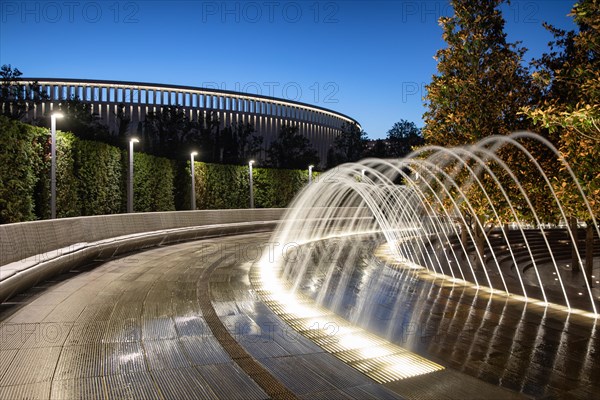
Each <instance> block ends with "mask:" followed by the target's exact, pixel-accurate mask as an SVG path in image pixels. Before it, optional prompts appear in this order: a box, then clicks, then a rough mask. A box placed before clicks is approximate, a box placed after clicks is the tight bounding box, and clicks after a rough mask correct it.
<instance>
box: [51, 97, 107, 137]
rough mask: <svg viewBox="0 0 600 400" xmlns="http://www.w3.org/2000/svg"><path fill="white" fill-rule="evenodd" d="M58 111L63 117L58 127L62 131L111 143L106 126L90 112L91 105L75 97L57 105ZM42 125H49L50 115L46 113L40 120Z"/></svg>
mask: <svg viewBox="0 0 600 400" xmlns="http://www.w3.org/2000/svg"><path fill="white" fill-rule="evenodd" d="M59 109H60V112H61V113H62V114H63V115H64V118H63V119H62V120H61V122H60V127H61V129H62V130H64V131H68V132H71V133H73V134H75V135H76V136H77V137H79V138H81V139H87V140H101V141H104V142H108V143H109V144H113V143H114V140H113V138H111V135H110V134H109V131H108V127H107V126H106V125H104V124H103V123H102V122H101V119H100V117H99V116H98V114H94V113H92V105H91V104H90V103H86V102H83V101H81V100H80V99H79V98H77V97H72V98H71V99H69V100H66V101H64V102H62V103H61V104H60V105H59ZM39 122H41V123H42V125H44V126H50V115H46V116H45V117H44V118H43V119H42V121H39Z"/></svg>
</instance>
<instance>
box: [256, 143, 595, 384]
mask: <svg viewBox="0 0 600 400" xmlns="http://www.w3.org/2000/svg"><path fill="white" fill-rule="evenodd" d="M540 152H541V153H543V154H545V155H546V157H545V158H544V159H541V160H538V159H536V157H535V155H534V154H540ZM548 155H550V156H552V157H553V160H552V161H551V162H549V161H548V160H549V159H550V157H548ZM549 166H550V167H549ZM557 166H558V167H559V169H560V174H561V177H563V181H564V180H565V179H566V180H567V182H568V183H565V184H563V183H562V181H561V182H558V181H557V180H556V179H554V178H555V176H556V174H557V171H558V169H557ZM549 168H553V169H554V170H552V171H550V170H549ZM567 184H568V185H569V187H573V188H575V189H574V190H575V191H576V192H577V193H578V196H579V199H580V202H579V203H580V212H579V215H581V209H583V211H585V212H587V215H588V216H587V217H586V218H585V220H586V222H587V224H588V229H593V230H594V232H595V234H596V235H598V236H600V231H599V229H598V224H597V222H596V220H595V218H594V215H593V212H592V208H591V206H590V204H589V202H588V200H587V199H586V197H585V194H584V191H583V189H582V187H581V185H580V184H579V182H578V181H577V179H576V178H575V175H574V173H573V171H572V169H571V168H570V167H569V165H568V164H567V163H566V162H565V161H564V159H562V158H561V156H560V153H559V152H558V151H557V150H556V149H555V148H554V147H553V146H552V145H551V144H550V143H549V142H548V141H546V140H545V139H543V138H541V137H540V136H539V135H535V134H532V133H528V132H518V133H514V134H512V135H510V136H501V137H498V136H494V137H489V138H486V139H484V140H482V141H480V142H479V143H477V144H475V145H472V146H466V147H459V148H452V149H447V148H442V147H436V146H428V147H424V148H421V149H419V150H417V151H415V152H413V153H411V154H410V155H409V156H407V157H406V158H404V159H398V160H381V159H365V160H362V161H360V162H357V163H348V164H344V165H341V166H339V167H337V168H335V169H333V170H330V171H328V172H326V173H324V174H322V175H321V176H320V177H319V179H318V181H315V182H313V183H312V184H310V185H308V186H307V187H306V188H305V189H304V190H303V191H302V193H301V194H300V195H299V196H297V198H296V199H295V200H294V202H293V204H292V205H291V207H290V209H289V211H288V212H287V215H286V218H285V222H284V223H283V224H282V225H280V226H279V227H278V229H277V230H276V231H275V233H274V235H273V237H272V244H273V245H274V246H280V247H279V248H280V249H281V251H279V252H275V253H272V252H270V253H269V254H268V255H265V256H264V257H263V258H262V259H261V260H260V261H259V262H258V263H257V265H256V268H254V269H253V272H252V275H251V278H252V280H253V283H254V284H255V285H256V286H257V287H258V288H259V290H258V292H259V294H261V295H262V296H263V299H265V302H266V303H267V304H268V305H271V306H272V308H273V309H274V310H275V311H276V313H277V314H279V315H280V316H282V318H283V319H284V320H286V321H287V322H288V323H289V324H290V325H291V326H292V327H293V328H295V329H297V330H298V331H299V332H300V333H302V334H304V335H305V336H307V337H309V338H311V339H313V340H315V341H316V342H317V343H318V344H321V345H323V346H322V347H324V348H325V349H326V350H327V351H330V352H331V353H332V354H334V355H336V356H337V357H339V358H340V359H342V360H344V361H347V362H349V363H350V365H353V366H355V367H356V368H357V369H359V370H361V371H362V372H365V373H367V374H368V375H369V376H371V377H373V379H375V380H377V381H379V382H388V381H390V380H394V379H401V378H403V377H408V376H414V375H419V374H424V373H429V372H432V371H437V370H440V369H442V368H443V367H442V366H441V365H438V364H436V363H434V362H431V361H430V360H428V359H426V358H423V357H419V356H417V355H416V354H415V353H412V352H408V351H406V350H405V349H404V348H403V347H399V346H396V345H397V344H398V341H400V342H402V343H404V342H405V341H409V342H410V341H411V340H412V341H413V343H408V344H409V346H408V347H410V348H412V349H416V350H418V349H419V343H416V342H414V341H415V340H416V339H415V338H416V337H418V336H417V335H414V334H412V335H411V333H414V331H415V329H420V328H419V327H417V326H414V324H413V325H411V322H410V321H413V320H414V315H410V316H407V315H405V314H404V313H406V312H407V311H406V310H408V309H410V310H412V311H410V313H412V314H416V313H427V312H428V310H427V306H428V305H427V303H426V301H427V296H428V295H430V294H431V293H432V292H433V291H434V289H432V288H433V287H434V286H423V284H422V283H423V282H434V283H435V287H437V288H445V287H449V288H462V290H466V291H471V295H469V296H471V297H469V299H473V300H471V301H473V302H474V303H475V302H477V301H478V300H476V299H477V298H478V296H479V297H481V298H483V299H489V300H490V301H491V299H495V300H494V301H500V303H502V302H504V303H506V302H510V303H511V304H512V303H514V302H523V304H525V307H537V308H538V309H539V310H540V312H541V313H543V314H544V315H545V313H546V312H547V310H552V311H555V310H557V311H558V312H564V314H565V315H566V316H567V317H566V318H569V317H568V315H572V314H576V315H580V316H583V317H587V318H591V319H592V320H595V319H596V318H598V315H599V314H598V313H599V310H600V307H599V304H600V301H599V299H600V293H599V292H598V290H597V289H596V288H595V287H594V286H595V285H596V287H597V283H596V282H595V281H596V280H597V279H598V278H596V276H597V273H596V275H594V273H593V271H591V270H589V269H587V270H586V269H585V267H584V261H585V258H586V257H585V256H584V255H583V254H582V252H581V249H580V248H579V247H578V246H571V243H574V242H575V243H576V240H575V237H574V236H575V235H574V233H575V232H573V229H569V226H570V225H569V223H570V220H569V216H570V215H569V214H568V211H567V210H568V209H569V208H568V207H567V204H565V200H564V199H563V198H562V197H561V195H560V194H559V190H560V188H561V186H563V187H564V185H567ZM542 188H543V189H542ZM569 205H570V206H572V204H569ZM589 255H590V253H588V256H589ZM572 260H576V263H577V265H570V264H573V262H572ZM576 267H579V268H576ZM577 269H583V270H584V271H583V272H576V271H574V270H577ZM435 290H438V289H435ZM461 293H463V292H461ZM465 293H467V292H465ZM461 296H462V294H461ZM490 307H491V306H490ZM403 319H404V320H406V321H408V322H407V323H406V324H404V323H402V322H401V321H403ZM392 320H393V321H395V322H394V323H393V324H392V323H389V321H392ZM399 321H400V322H399ZM451 328H452V327H451V326H450V327H449V329H451ZM462 329H464V326H463V327H462ZM372 332H376V333H377V336H373V334H372ZM594 332H595V331H594ZM421 333H423V332H421ZM420 337H421V338H422V337H423V336H422V335H421V336H420ZM383 338H385V339H383ZM398 338H400V339H398ZM388 340H390V341H393V342H395V344H394V343H391V342H388ZM376 360H379V361H380V364H377V365H375V364H374V363H375V361H376ZM406 360H411V361H410V362H406ZM369 363H370V364H369ZM403 365H404V367H406V366H407V365H408V367H407V368H404V367H403Z"/></svg>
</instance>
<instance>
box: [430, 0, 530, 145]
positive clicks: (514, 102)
mask: <svg viewBox="0 0 600 400" xmlns="http://www.w3.org/2000/svg"><path fill="white" fill-rule="evenodd" d="M504 2H505V0H485V1H484V0H478V1H472V0H452V1H451V5H452V7H453V9H454V15H453V16H452V17H442V18H440V20H439V22H440V25H441V26H442V28H443V31H444V32H443V39H444V40H445V41H446V43H447V44H448V46H447V47H446V48H445V49H441V50H439V51H438V52H437V53H436V56H435V57H434V58H435V59H436V60H437V62H438V65H437V69H438V75H434V76H433V80H432V82H431V83H430V84H429V85H427V95H426V96H425V99H426V106H427V111H426V112H425V114H424V116H423V117H424V121H425V127H424V128H423V135H424V137H425V140H426V142H427V143H428V144H437V145H441V146H459V145H465V144H470V143H475V142H476V141H478V140H479V139H481V138H484V137H486V136H490V135H506V134H508V133H510V132H512V131H514V130H518V129H523V128H526V127H527V123H526V120H525V118H524V117H523V116H522V115H519V111H520V110H521V108H522V107H523V106H525V105H527V104H528V101H529V98H530V84H529V75H528V71H527V69H526V68H524V67H523V65H522V60H523V55H524V53H525V51H526V50H525V49H524V48H521V47H519V44H518V43H508V42H507V41H506V34H505V33H504V18H503V17H502V15H501V12H500V10H499V6H500V5H501V4H502V3H504Z"/></svg>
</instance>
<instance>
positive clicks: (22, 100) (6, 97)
mask: <svg viewBox="0 0 600 400" xmlns="http://www.w3.org/2000/svg"><path fill="white" fill-rule="evenodd" d="M21 75H23V73H22V72H21V71H19V69H18V68H14V69H13V68H12V67H11V65H10V64H4V65H2V67H0V80H1V84H0V111H1V112H2V115H5V116H7V117H9V118H11V119H17V120H21V119H23V117H24V116H25V115H26V114H27V111H28V110H29V109H30V108H31V107H33V106H35V105H37V104H40V103H41V102H42V101H44V100H46V99H48V95H47V94H46V93H44V92H42V90H41V87H40V85H39V84H38V83H37V82H28V83H26V82H22V81H19V80H18V79H19V78H20V77H21Z"/></svg>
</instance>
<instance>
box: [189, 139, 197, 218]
mask: <svg viewBox="0 0 600 400" xmlns="http://www.w3.org/2000/svg"><path fill="white" fill-rule="evenodd" d="M197 155H198V152H197V151H193V152H192V154H191V158H192V160H191V164H190V165H191V167H192V200H191V201H192V205H191V207H190V208H191V209H192V210H195V209H196V181H195V177H196V174H195V173H194V156H197Z"/></svg>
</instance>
